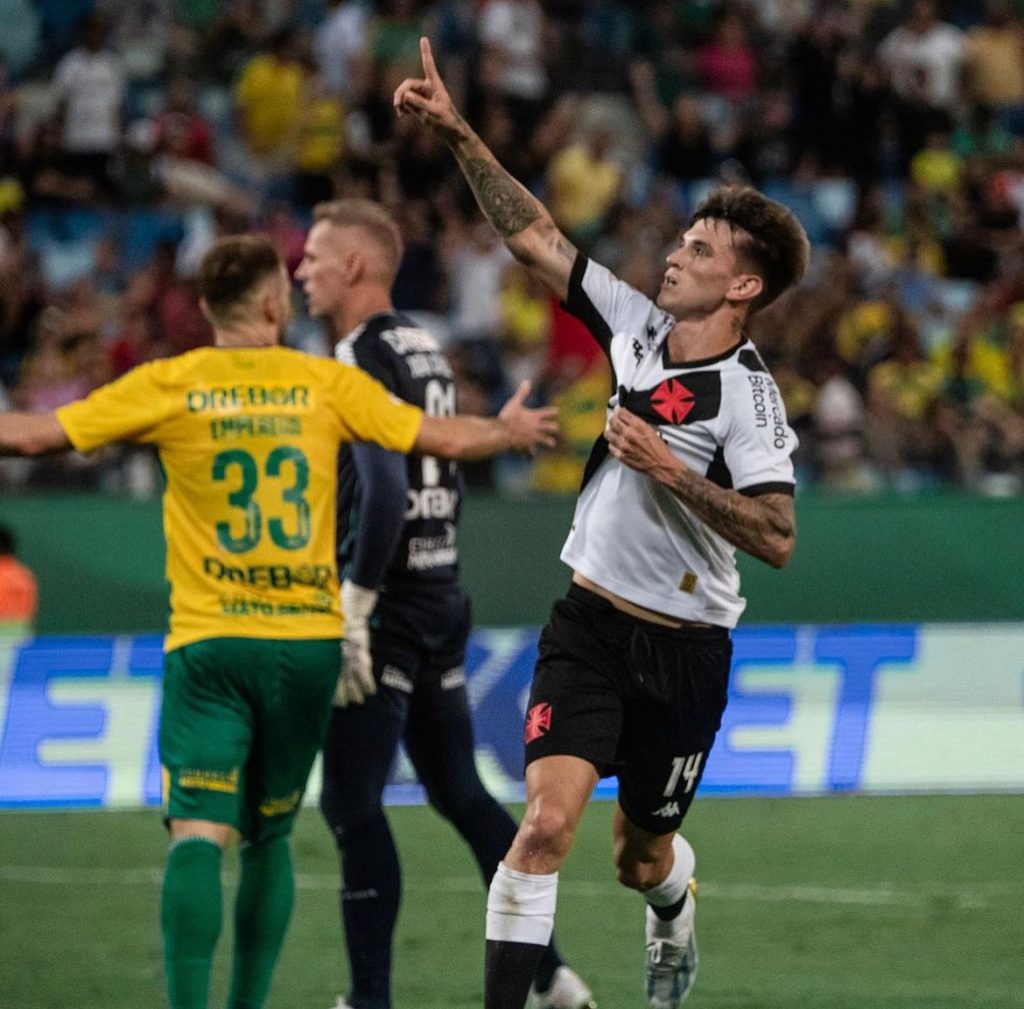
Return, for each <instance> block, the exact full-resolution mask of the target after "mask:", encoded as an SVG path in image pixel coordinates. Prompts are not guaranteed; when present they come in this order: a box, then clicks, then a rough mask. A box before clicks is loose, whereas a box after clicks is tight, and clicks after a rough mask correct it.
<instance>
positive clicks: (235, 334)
mask: <svg viewBox="0 0 1024 1009" xmlns="http://www.w3.org/2000/svg"><path fill="white" fill-rule="evenodd" d="M279 342H280V340H279V339H278V333H277V330H276V328H274V327H273V326H244V325H240V326H233V327H232V328H230V329H216V330H214V333H213V343H214V346H217V347H223V348H225V349H238V350H240V349H242V348H243V347H275V346H277V344H278V343H279Z"/></svg>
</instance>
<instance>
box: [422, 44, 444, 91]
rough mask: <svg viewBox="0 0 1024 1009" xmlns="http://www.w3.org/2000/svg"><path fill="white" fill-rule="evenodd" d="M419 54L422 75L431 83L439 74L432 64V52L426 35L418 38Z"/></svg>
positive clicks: (438, 77)
mask: <svg viewBox="0 0 1024 1009" xmlns="http://www.w3.org/2000/svg"><path fill="white" fill-rule="evenodd" d="M420 56H421V58H422V59H423V75H424V76H425V77H426V78H427V80H428V81H430V82H431V83H434V82H435V81H438V80H440V75H439V74H438V72H437V67H436V66H435V64H434V54H433V52H431V49H430V39H428V38H427V37H426V35H424V36H422V37H421V38H420Z"/></svg>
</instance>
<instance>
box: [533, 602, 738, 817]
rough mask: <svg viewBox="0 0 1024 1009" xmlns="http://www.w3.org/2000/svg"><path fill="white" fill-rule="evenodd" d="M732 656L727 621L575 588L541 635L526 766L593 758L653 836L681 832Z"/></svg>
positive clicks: (626, 808) (717, 723) (628, 810)
mask: <svg viewBox="0 0 1024 1009" xmlns="http://www.w3.org/2000/svg"><path fill="white" fill-rule="evenodd" d="M731 659H732V641H731V639H730V637H729V632H728V630H726V629H725V628H724V627H691V626H685V625H684V626H683V627H680V628H672V627H663V626H661V625H659V624H653V623H651V622H649V621H646V620H641V619H638V618H636V617H632V616H630V615H628V614H626V613H622V612H621V611H620V610H617V609H615V607H614V606H612V605H611V603H609V602H608V601H607V600H606V599H604V598H602V597H601V596H599V595H597V594H595V593H593V592H590V591H588V590H587V589H584V588H582V587H581V586H579V585H572V586H571V587H570V589H569V592H568V594H567V596H566V598H564V599H560V600H559V601H558V602H556V603H555V605H554V607H553V609H552V611H551V619H550V621H549V622H548V624H547V626H546V627H545V628H544V630H543V632H542V633H541V637H540V654H539V656H538V659H537V666H536V669H535V671H534V675H533V684H532V686H531V688H530V700H529V704H528V706H527V714H526V733H525V739H526V763H527V764H529V763H530V762H532V761H534V760H537V759H539V758H540V757H548V756H555V755H564V756H574V757H580V758H582V759H584V760H587V761H590V763H592V764H593V765H594V766H595V767H596V768H597V770H598V773H600V774H601V775H602V776H606V775H611V774H614V775H616V776H617V777H618V779H619V805H620V806H621V807H622V811H623V812H624V813H625V815H626V817H627V818H628V819H629V821H630V822H631V823H633V824H635V825H636V826H637V827H640V828H641V829H642V830H646V831H649V832H650V833H652V834H667V833H671V832H672V831H674V830H676V829H677V828H678V827H679V824H680V823H681V822H682V819H683V817H684V816H685V815H686V811H687V809H689V806H690V803H691V802H692V801H693V798H694V795H695V793H696V791H697V786H698V784H699V783H700V779H701V776H702V775H703V773H704V768H705V766H706V764H707V759H708V754H709V753H710V752H711V747H712V745H713V744H714V741H715V734H716V733H717V732H718V729H719V726H720V725H721V723H722V712H723V711H724V710H725V703H726V696H727V690H728V683H729V666H730V662H731Z"/></svg>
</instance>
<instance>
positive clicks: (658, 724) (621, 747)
mask: <svg viewBox="0 0 1024 1009" xmlns="http://www.w3.org/2000/svg"><path fill="white" fill-rule="evenodd" d="M421 49H422V54H423V71H424V76H423V77H422V78H421V79H418V80H407V81H405V82H403V84H402V85H401V86H400V87H399V88H398V90H397V91H396V92H395V108H396V111H397V112H398V114H399V115H405V114H409V113H411V114H414V115H416V116H418V117H419V119H420V120H421V121H422V122H423V123H425V124H426V125H427V126H428V127H430V128H431V129H433V130H435V131H437V132H438V134H439V135H440V136H442V137H443V138H444V139H445V141H446V142H447V144H448V146H449V147H450V148H451V149H452V152H453V153H454V154H455V157H456V159H457V160H458V162H459V166H460V167H461V169H462V171H463V173H464V174H465V176H466V178H467V180H468V181H469V184H470V186H471V187H472V189H473V192H474V194H475V196H476V199H477V202H478V203H479V204H480V207H481V209H482V210H483V212H484V214H485V215H486V216H487V218H488V220H489V221H490V222H491V224H492V225H493V227H494V228H495V229H496V230H497V231H498V233H499V234H500V235H501V236H502V238H503V239H504V240H505V244H506V245H507V246H508V248H509V249H510V250H511V252H512V253H513V255H514V256H515V257H516V258H517V259H518V260H519V261H520V262H522V263H524V264H525V265H526V266H527V267H528V268H529V269H530V270H531V271H532V272H533V273H535V274H536V275H537V276H539V277H540V278H542V279H543V280H544V281H546V282H547V284H548V285H549V286H550V287H551V288H552V289H553V290H554V291H555V292H556V293H557V294H558V295H559V297H560V298H561V299H562V300H563V301H564V302H565V304H566V307H567V308H568V310H569V311H570V312H572V313H573V314H574V315H576V316H577V317H578V318H579V319H581V320H582V321H583V322H584V324H585V325H586V326H587V328H588V330H589V331H590V332H591V334H592V335H593V337H594V339H595V340H596V341H597V342H598V343H599V344H600V346H601V348H602V349H603V350H604V352H605V354H606V355H607V357H608V360H609V362H610V364H611V367H612V373H613V376H614V382H613V387H612V388H613V392H612V395H611V397H610V399H609V402H608V418H607V424H606V427H605V431H604V434H603V435H602V437H601V438H599V439H598V441H597V443H596V444H595V445H594V449H593V451H592V452H591V455H590V459H589V461H588V463H587V468H586V474H585V476H584V482H583V487H582V488H581V489H580V494H579V498H578V500H577V502H576V510H575V514H574V516H573V522H572V527H571V529H570V531H569V535H568V538H567V540H566V544H565V547H564V548H563V550H562V554H561V559H562V560H563V561H564V562H565V563H566V564H567V565H568V566H569V567H570V568H572V570H573V584H572V586H571V587H570V589H569V592H568V594H567V596H566V598H564V599H561V600H559V601H558V602H556V603H555V606H554V608H553V610H552V615H551V620H550V621H549V623H548V625H547V626H546V627H545V628H544V631H543V632H542V635H541V641H540V647H539V655H538V660H537V665H536V667H535V670H534V676H533V682H532V685H531V688H530V697H529V700H528V702H527V708H528V711H527V718H526V731H525V748H526V765H527V766H526V814H525V816H524V818H523V821H522V823H521V824H520V827H519V831H518V833H517V834H516V838H515V840H514V841H513V843H512V846H511V848H510V849H509V851H508V853H507V854H506V855H505V858H504V860H503V862H502V864H501V865H500V866H499V868H498V871H497V873H496V874H495V876H494V879H493V880H492V882H491V886H490V890H489V896H488V903H487V954H486V969H485V980H484V1009H522V1006H523V1001H524V999H525V997H526V992H527V989H528V988H529V984H530V979H531V977H532V976H533V970H534V965H535V964H536V962H537V957H539V956H540V954H541V952H542V950H543V948H544V946H545V945H546V943H547V941H548V937H549V936H550V934H551V928H552V925H553V922H554V912H555V903H556V894H557V887H558V869H559V867H560V866H561V864H562V861H563V860H564V859H565V857H566V854H567V853H568V851H569V849H570V847H571V846H572V841H573V837H574V835H575V832H576V827H577V824H578V823H579V819H580V816H581V815H582V812H583V809H584V807H585V806H586V804H587V802H588V801H589V798H590V795H591V792H592V790H593V788H594V786H595V785H596V783H597V781H598V779H599V777H600V776H602V775H605V774H610V773H614V774H616V775H617V776H618V779H619V794H618V799H619V808H618V810H617V812H616V816H615V821H614V826H613V834H614V852H615V866H616V870H617V875H618V879H619V880H620V882H622V883H623V884H624V885H626V886H628V887H631V888H633V889H635V890H638V891H640V892H641V893H642V894H643V896H644V900H645V902H646V904H647V909H646V929H645V940H646V961H647V962H646V970H647V992H648V999H649V1005H650V1007H651V1009H676V1007H677V1006H678V1005H679V1003H680V1001H681V1000H682V999H683V998H685V997H686V995H687V994H688V992H689V990H690V988H691V987H692V985H693V981H694V976H695V974H696V970H697V951H696V943H695V938H694V929H693V924H694V917H693V916H694V895H693V891H692V890H691V889H690V887H689V885H688V884H689V881H690V876H691V874H692V872H693V870H694V865H695V856H694V853H693V850H692V849H691V848H690V846H689V844H688V843H687V842H686V841H685V840H684V838H683V837H682V835H680V834H678V833H677V828H678V827H679V826H680V824H681V822H682V820H683V817H684V816H685V815H686V812H687V810H688V808H689V806H690V803H691V801H692V800H693V797H694V793H695V792H696V790H697V787H698V785H699V784H700V778H701V774H702V773H703V769H704V768H705V766H706V765H707V758H708V755H709V754H710V752H711V748H712V746H713V744H714V741H715V735H716V733H717V732H718V729H719V726H720V724H721V720H722V712H723V710H724V708H725V703H726V698H727V682H728V676H729V666H730V657H731V648H732V646H731V641H730V636H729V632H730V631H731V629H732V628H733V627H734V626H735V624H736V622H737V620H738V619H739V616H740V614H741V613H742V612H743V608H744V605H745V600H744V599H743V597H742V596H741V595H740V594H739V588H740V578H739V572H738V571H737V568H736V559H735V552H736V548H739V549H741V550H744V551H746V552H747V553H750V554H752V555H753V556H755V557H758V558H760V559H761V560H763V561H765V562H766V563H768V564H771V565H772V566H774V567H782V566H783V565H784V564H785V563H786V562H787V561H788V559H789V556H790V554H791V553H792V550H793V546H794V543H795V531H796V530H795V519H794V509H793V489H794V478H793V465H792V462H791V460H790V456H791V454H792V452H793V449H794V448H795V447H796V435H795V434H794V433H793V431H792V430H791V428H790V427H789V425H788V423H787V421H786V411H785V406H784V404H783V402H782V397H781V395H780V393H779V389H778V386H777V385H776V384H775V382H774V381H773V379H772V377H771V375H770V373H769V371H768V368H767V367H766V366H765V363H764V361H763V360H762V359H761V357H760V355H759V354H758V352H757V350H756V348H755V347H754V346H753V345H752V344H751V342H750V341H749V340H748V339H747V338H746V336H745V335H744V327H745V324H746V321H747V319H748V318H749V317H750V315H751V314H752V313H754V312H756V311H758V310H760V309H761V308H763V307H764V306H765V305H768V304H770V303H771V302H772V301H773V300H774V299H775V298H776V297H778V296H779V295H780V294H781V293H782V292H783V291H784V290H786V289H787V288H788V287H790V286H791V285H792V284H794V283H796V282H797V281H798V280H799V279H800V277H801V276H802V274H803V271H804V268H805V266H806V263H807V253H808V247H807V238H806V235H805V234H804V232H803V229H802V228H801V226H800V224H799V222H798V221H797V220H796V218H795V217H794V216H793V214H792V213H791V212H790V211H789V210H787V209H786V208H785V207H783V206H781V205H780V204H778V203H775V202H773V201H772V200H769V199H767V198H766V197H764V196H763V195H762V194H761V193H758V192H757V191H756V190H754V189H751V188H749V187H725V188H723V189H720V190H717V191H716V192H714V193H712V194H711V195H710V196H709V197H708V198H707V199H706V200H705V201H704V202H703V203H702V204H701V205H700V206H699V207H697V208H696V210H695V211H694V213H693V215H692V216H691V218H690V220H689V222H688V224H687V226H686V228H685V230H684V231H683V233H682V235H681V236H680V238H679V241H678V243H677V245H676V246H675V247H674V248H673V249H671V250H670V251H669V252H668V254H667V255H666V257H665V274H664V278H663V281H662V284H661V289H660V290H659V292H658V295H657V299H656V300H652V299H651V298H649V297H647V296H646V295H645V294H643V293H642V292H640V291H637V290H635V289H633V288H632V287H630V286H629V285H628V284H626V283H624V282H623V281H621V280H619V279H618V278H617V277H616V276H615V275H614V274H612V273H611V272H610V271H609V270H607V269H605V268H604V267H603V266H601V265H600V264H599V263H595V262H593V261H591V260H590V259H588V258H587V256H585V255H584V254H582V253H579V252H577V251H576V249H574V248H573V246H572V245H571V244H570V243H569V242H568V241H567V240H566V239H565V237H564V236H563V235H562V234H561V232H560V231H559V230H558V228H557V227H556V226H555V224H554V222H553V221H552V219H551V215H550V214H549V213H548V212H547V210H546V209H545V208H544V206H543V205H542V204H541V203H540V202H538V201H537V200H536V199H534V197H533V196H531V195H530V194H529V193H528V192H527V191H526V189H525V188H524V187H523V186H521V185H520V184H519V183H518V182H516V180H515V179H513V178H512V177H511V176H510V175H509V174H508V172H506V171H505V170H504V169H503V168H502V167H501V165H499V164H498V162H497V161H496V160H495V158H494V156H493V155H492V154H491V152H490V151H489V150H488V149H487V148H486V147H485V146H484V144H483V143H482V142H481V140H480V138H479V137H478V136H477V135H476V134H475V133H474V132H473V131H472V130H471V129H470V128H469V126H467V124H466V123H465V121H464V120H463V119H462V117H461V116H460V115H459V114H458V112H457V111H456V110H455V108H454V107H453V105H452V102H451V99H450V98H449V96H448V92H447V91H446V90H445V87H444V84H443V83H442V81H441V78H440V77H439V76H438V73H437V69H436V68H435V66H434V61H433V57H432V55H431V52H430V45H429V43H428V42H427V40H426V39H424V40H423V41H422V43H421ZM597 994H598V997H599V998H600V993H599V992H598V993H597Z"/></svg>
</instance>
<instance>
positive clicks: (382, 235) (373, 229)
mask: <svg viewBox="0 0 1024 1009" xmlns="http://www.w3.org/2000/svg"><path fill="white" fill-rule="evenodd" d="M313 220H314V222H317V223H318V222H320V221H326V222H327V223H328V224H333V225H334V226H335V227H338V228H362V229H363V231H365V232H366V233H367V234H368V235H369V236H370V238H371V239H372V240H373V241H374V243H375V244H376V245H377V246H378V247H379V248H380V250H381V252H383V253H384V259H385V262H386V265H387V269H388V274H389V275H388V282H389V283H390V281H391V280H393V279H394V277H395V275H396V274H397V273H398V267H399V265H400V264H401V262H402V253H403V252H404V245H403V242H402V232H401V231H400V230H399V227H398V223H397V221H395V219H394V217H392V216H391V214H390V213H389V212H388V210H387V209H386V208H385V207H383V206H382V205H381V204H379V203H374V201H373V200H364V199H361V198H356V197H349V198H346V199H342V200H328V201H327V202H326V203H318V204H317V205H316V206H315V207H314V208H313Z"/></svg>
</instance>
